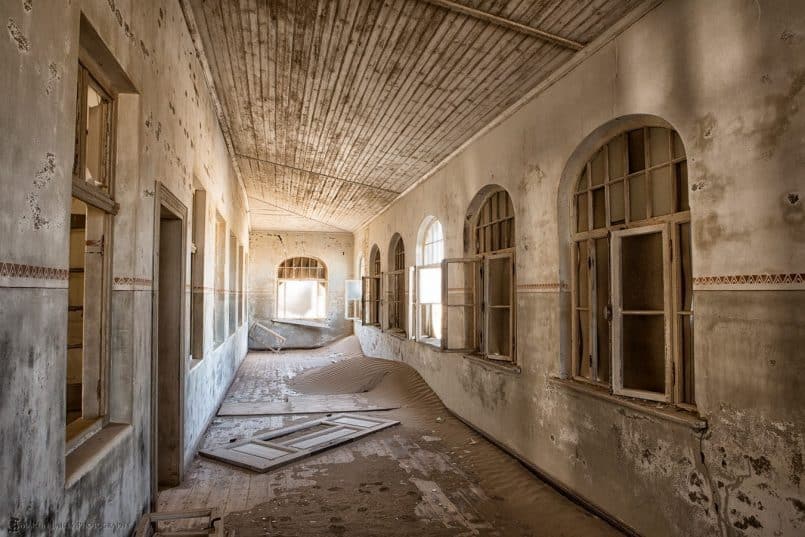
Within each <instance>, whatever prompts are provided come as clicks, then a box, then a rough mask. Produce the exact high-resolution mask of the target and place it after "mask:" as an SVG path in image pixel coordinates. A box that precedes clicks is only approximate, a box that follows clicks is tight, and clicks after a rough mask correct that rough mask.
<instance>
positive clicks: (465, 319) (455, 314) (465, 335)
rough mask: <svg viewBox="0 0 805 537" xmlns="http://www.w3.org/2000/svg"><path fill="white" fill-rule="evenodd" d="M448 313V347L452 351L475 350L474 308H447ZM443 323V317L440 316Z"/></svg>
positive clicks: (439, 328) (439, 329)
mask: <svg viewBox="0 0 805 537" xmlns="http://www.w3.org/2000/svg"><path fill="white" fill-rule="evenodd" d="M446 310H447V312H446V315H447V345H448V348H450V349H472V348H474V346H475V345H474V343H473V342H474V337H473V334H472V332H473V328H474V326H473V318H472V316H473V310H472V308H459V307H452V308H446ZM439 322H440V323H441V315H439ZM438 331H439V336H438V337H439V338H441V326H439V327H438Z"/></svg>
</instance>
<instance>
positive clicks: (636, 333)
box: [623, 315, 665, 393]
mask: <svg viewBox="0 0 805 537" xmlns="http://www.w3.org/2000/svg"><path fill="white" fill-rule="evenodd" d="M664 321H665V319H664V317H663V316H662V315H624V316H623V387H624V388H626V389H631V390H645V391H649V392H659V393H664V392H665V322H664Z"/></svg>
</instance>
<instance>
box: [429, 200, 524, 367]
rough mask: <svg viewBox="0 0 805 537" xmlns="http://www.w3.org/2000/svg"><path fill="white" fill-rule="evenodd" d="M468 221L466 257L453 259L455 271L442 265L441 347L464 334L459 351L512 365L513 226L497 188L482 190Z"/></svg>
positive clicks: (509, 203)
mask: <svg viewBox="0 0 805 537" xmlns="http://www.w3.org/2000/svg"><path fill="white" fill-rule="evenodd" d="M467 222H468V227H467V229H466V232H467V240H466V241H465V243H466V244H467V245H468V248H469V250H470V251H469V252H468V256H467V258H466V259H460V260H453V264H455V265H456V267H455V268H454V267H451V266H450V263H448V264H446V265H445V270H446V271H447V274H446V275H445V282H446V283H445V285H446V287H447V289H446V290H445V291H443V292H444V293H446V294H445V297H446V300H448V301H449V305H448V314H447V316H448V319H447V322H446V327H448V328H447V329H449V331H450V332H449V335H448V344H447V345H445V348H446V349H447V350H450V349H453V348H455V343H454V342H450V341H449V338H450V337H457V336H458V335H462V334H466V336H465V337H464V343H465V344H466V345H465V346H464V348H462V349H460V350H464V351H467V352H476V353H480V354H482V355H483V356H484V357H486V358H489V359H491V360H500V361H507V362H514V361H515V356H516V348H515V332H516V300H515V289H516V281H515V227H514V206H513V205H512V201H511V198H510V197H509V194H508V192H506V191H505V190H503V189H502V188H500V187H496V186H489V187H486V188H484V189H483V190H481V192H479V193H478V194H477V195H476V196H475V199H473V201H472V203H471V204H470V208H469V211H468V215H467ZM470 293H471V295H470ZM470 296H471V300H470ZM470 304H471V305H472V308H470ZM470 310H471V311H472V316H471V317H470V316H469V315H468V314H467V313H468V312H469V311H470ZM460 311H463V312H464V313H463V314H459V312H460ZM469 334H473V336H474V337H472V338H470V337H469ZM456 350H459V349H458V348H456Z"/></svg>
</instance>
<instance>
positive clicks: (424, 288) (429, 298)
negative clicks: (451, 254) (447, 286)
mask: <svg viewBox="0 0 805 537" xmlns="http://www.w3.org/2000/svg"><path fill="white" fill-rule="evenodd" d="M449 266H450V267H451V269H452V268H453V267H455V265H452V264H451V265H449ZM418 274H419V282H417V292H418V293H419V302H420V304H441V303H442V269H441V268H440V267H434V268H420V269H419V270H418Z"/></svg>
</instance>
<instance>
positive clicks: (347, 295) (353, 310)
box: [344, 280, 363, 321]
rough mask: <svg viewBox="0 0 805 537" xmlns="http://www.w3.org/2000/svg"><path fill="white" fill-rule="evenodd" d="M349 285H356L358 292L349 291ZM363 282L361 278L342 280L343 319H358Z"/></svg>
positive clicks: (361, 301)
mask: <svg viewBox="0 0 805 537" xmlns="http://www.w3.org/2000/svg"><path fill="white" fill-rule="evenodd" d="M350 287H352V288H355V287H357V289H358V291H359V292H358V293H354V294H353V293H351V292H350ZM362 293H363V284H362V282H361V280H345V281H344V319H346V320H348V321H360V320H361V311H362V304H363V294H362Z"/></svg>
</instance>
